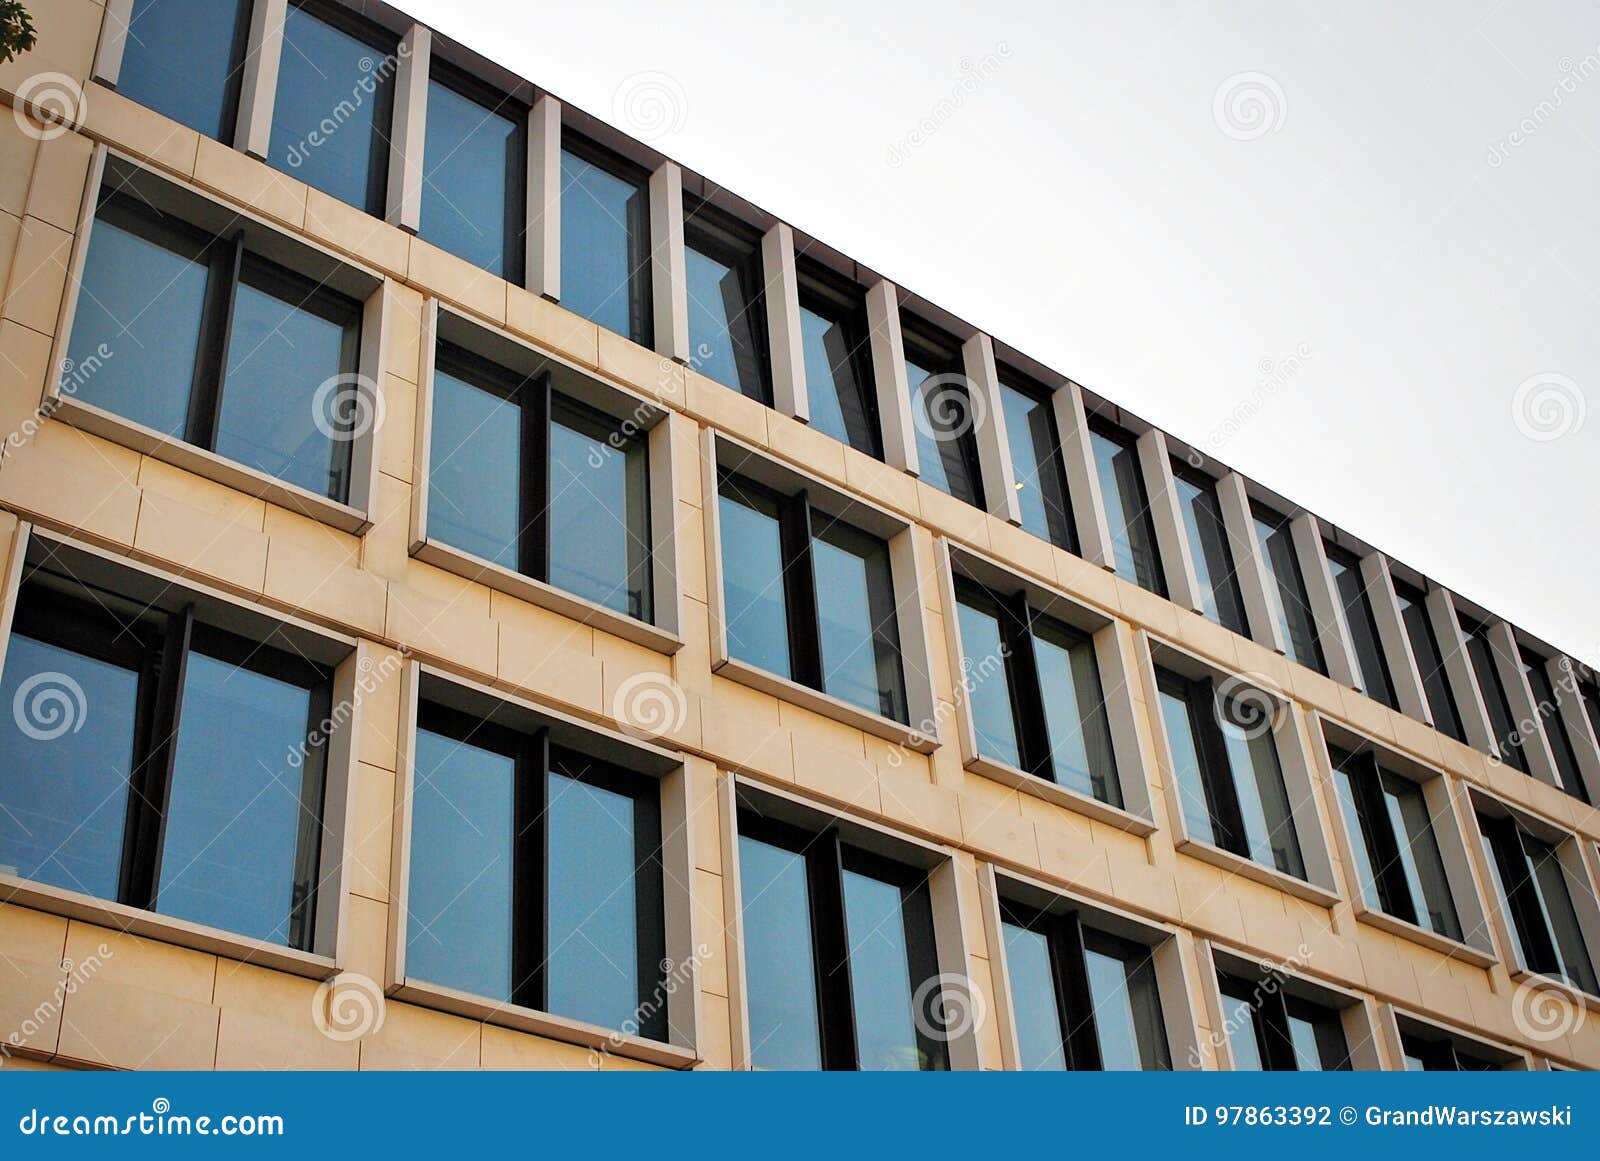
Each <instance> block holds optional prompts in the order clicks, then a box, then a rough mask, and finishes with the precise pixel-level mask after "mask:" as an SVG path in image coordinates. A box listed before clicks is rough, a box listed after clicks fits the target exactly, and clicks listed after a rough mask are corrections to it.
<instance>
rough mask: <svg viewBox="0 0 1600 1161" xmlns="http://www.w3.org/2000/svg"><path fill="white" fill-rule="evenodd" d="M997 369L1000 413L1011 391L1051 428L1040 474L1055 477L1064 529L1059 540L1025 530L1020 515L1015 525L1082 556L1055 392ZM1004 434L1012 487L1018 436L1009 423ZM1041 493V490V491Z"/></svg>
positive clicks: (1047, 506)
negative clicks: (1013, 445) (1008, 392)
mask: <svg viewBox="0 0 1600 1161" xmlns="http://www.w3.org/2000/svg"><path fill="white" fill-rule="evenodd" d="M996 370H997V376H996V377H997V384H996V394H997V401H998V403H999V406H1000V408H1001V410H1002V412H1003V411H1004V409H1005V393H1006V392H1007V391H1011V392H1014V393H1015V394H1017V395H1019V396H1021V397H1022V398H1024V399H1026V400H1028V402H1030V403H1032V404H1033V405H1034V406H1035V407H1037V408H1039V409H1040V410H1042V411H1043V412H1044V415H1045V422H1046V423H1047V424H1048V425H1049V429H1050V446H1049V449H1048V451H1047V453H1046V455H1045V457H1044V461H1043V462H1042V463H1041V464H1040V471H1041V472H1046V471H1047V472H1050V474H1051V475H1052V477H1053V478H1054V482H1055V485H1056V486H1057V487H1059V488H1060V490H1061V507H1060V511H1059V513H1058V514H1057V518H1058V519H1059V520H1060V521H1061V522H1062V523H1063V525H1064V527H1063V528H1062V529H1061V536H1060V537H1059V538H1058V537H1057V536H1055V535H1053V534H1048V535H1040V534H1039V533H1037V532H1033V531H1032V530H1030V529H1028V528H1026V527H1024V526H1023V525H1022V524H1021V523H1020V516H1019V523H1018V525H1017V526H1018V527H1019V528H1022V529H1023V531H1025V532H1028V533H1029V534H1030V535H1033V536H1038V537H1039V539H1041V540H1043V541H1044V542H1045V543H1047V544H1050V545H1052V546H1053V547H1055V548H1059V549H1061V550H1062V551H1064V552H1068V553H1071V554H1072V555H1073V556H1078V557H1081V556H1082V555H1083V552H1082V545H1081V544H1080V543H1079V539H1078V521H1077V518H1076V516H1075V515H1074V512H1073V495H1072V487H1071V484H1070V482H1069V480H1068V471H1067V454H1066V445H1065V444H1064V443H1063V442H1062V438H1061V423H1060V421H1059V419H1058V418H1057V415H1056V411H1057V402H1058V401H1057V400H1056V398H1055V396H1054V393H1052V392H1051V391H1050V390H1049V389H1047V388H1045V387H1043V386H1041V385H1040V384H1038V383H1036V382H1034V381H1033V380H1032V379H1030V378H1029V377H1027V376H1026V375H1023V374H1022V373H1021V372H1019V371H1015V370H1012V369H1011V367H1009V366H1007V365H1006V364H1004V363H1001V364H1000V365H999V366H998V368H997V369H996ZM1058 390H1070V388H1059V389H1058ZM1006 435H1007V437H1008V438H1007V445H1006V449H1005V454H1006V457H1007V459H1008V460H1009V461H1010V462H1011V467H1012V476H1013V480H1012V483H1013V485H1016V483H1017V481H1016V479H1015V477H1016V474H1017V466H1016V453H1015V451H1014V450H1013V447H1012V446H1011V444H1012V441H1014V440H1016V439H1017V438H1018V437H1017V435H1016V433H1014V432H1012V430H1011V425H1010V423H1009V422H1007V424H1006ZM1029 435H1030V437H1031V433H1029ZM1030 442H1031V438H1030ZM980 450H981V449H980ZM1041 491H1043V489H1042V488H1041ZM1043 502H1044V504H1045V526H1046V528H1049V526H1050V524H1051V517H1050V507H1051V501H1050V499H1049V498H1048V497H1044V499H1043Z"/></svg>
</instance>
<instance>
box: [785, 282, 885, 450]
mask: <svg viewBox="0 0 1600 1161" xmlns="http://www.w3.org/2000/svg"><path fill="white" fill-rule="evenodd" d="M866 323H867V320H866V304H865V303H864V302H863V301H862V300H861V296H860V294H859V292H856V291H853V290H850V291H847V290H843V289H840V288H837V287H834V286H832V285H831V284H824V283H822V282H820V281H819V280H818V279H816V278H808V277H806V276H802V278H801V285H800V341H801V349H802V353H803V354H804V357H805V368H806V398H807V404H808V406H809V407H810V412H811V415H810V422H811V426H812V427H814V428H816V429H817V430H818V431H821V432H824V433H826V434H828V435H831V436H833V438H834V439H837V440H839V441H840V442H842V443H847V444H849V445H850V446H851V447H853V448H855V449H856V450H857V451H859V452H864V453H865V454H867V455H869V456H880V455H882V451H881V448H880V446H879V440H878V408H877V402H876V397H875V396H874V394H873V386H872V357H871V351H870V349H869V346H868V340H867V325H866Z"/></svg>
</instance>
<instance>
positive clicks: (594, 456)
mask: <svg viewBox="0 0 1600 1161" xmlns="http://www.w3.org/2000/svg"><path fill="white" fill-rule="evenodd" d="M648 476H649V465H648V453H647V451H646V448H645V443H644V441H643V439H642V438H632V439H628V440H625V441H620V442H619V440H618V438H617V433H616V424H615V423H613V422H607V421H602V420H600V419H599V417H597V416H591V415H589V414H587V413H586V412H583V411H580V410H579V409H577V408H576V407H572V406H568V405H566V404H564V403H562V402H560V401H558V402H557V405H556V415H555V417H554V418H553V420H552V422H551V424H550V506H549V521H550V583H551V584H553V585H555V586H556V587H557V588H561V589H565V590H567V591H568V592H570V593H576V594H577V595H578V596H580V597H586V598H588V599H589V600H591V601H594V602H595V603H596V604H600V605H605V606H606V607H607V608H611V609H615V610H617V611H618V612H619V613H626V614H627V615H628V616H630V617H637V618H639V619H641V620H649V619H650V616H651V604H650V517H649V503H650V499H649V479H648Z"/></svg>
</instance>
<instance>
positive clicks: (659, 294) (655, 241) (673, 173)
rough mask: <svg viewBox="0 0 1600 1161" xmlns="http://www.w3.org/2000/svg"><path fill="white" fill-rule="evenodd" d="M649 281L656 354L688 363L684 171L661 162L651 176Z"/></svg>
mask: <svg viewBox="0 0 1600 1161" xmlns="http://www.w3.org/2000/svg"><path fill="white" fill-rule="evenodd" d="M650 242H651V250H650V279H651V292H652V296H653V300H654V308H655V334H656V351H657V352H658V353H660V354H662V355H665V356H666V357H667V358H669V359H675V360H677V361H678V362H680V363H687V362H688V361H689V282H688V275H687V272H686V262H685V256H684V243H683V171H682V170H681V169H679V168H678V166H677V164H676V163H675V162H671V161H665V162H662V163H661V166H660V168H658V169H657V170H656V171H655V172H654V173H652V174H651V175H650Z"/></svg>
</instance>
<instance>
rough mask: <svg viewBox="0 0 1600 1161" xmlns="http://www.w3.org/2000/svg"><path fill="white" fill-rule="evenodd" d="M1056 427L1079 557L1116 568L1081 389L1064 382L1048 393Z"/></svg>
mask: <svg viewBox="0 0 1600 1161" xmlns="http://www.w3.org/2000/svg"><path fill="white" fill-rule="evenodd" d="M1050 402H1051V406H1052V408H1053V409H1054V411H1055V419H1056V430H1057V431H1058V432H1060V433H1061V459H1062V463H1063V465H1064V466H1065V468H1066V471H1067V494H1068V495H1070V496H1071V497H1072V519H1073V523H1074V524H1075V525H1076V526H1077V530H1078V548H1079V550H1080V553H1081V555H1082V556H1083V559H1085V560H1087V561H1089V562H1091V563H1093V564H1098V565H1099V566H1100V567H1101V568H1104V569H1107V570H1112V569H1115V568H1116V558H1115V557H1114V555H1113V554H1112V550H1111V524H1110V523H1109V522H1108V521H1107V520H1106V505H1105V500H1104V498H1103V497H1102V496H1101V495H1100V473H1099V472H1097V471H1096V470H1095V466H1094V445H1093V444H1092V443H1090V441H1089V416H1088V413H1087V411H1086V410H1085V409H1084V405H1083V392H1082V390H1081V389H1080V388H1079V387H1078V385H1077V384H1076V383H1072V382H1067V383H1064V384H1063V385H1062V386H1060V387H1058V388H1056V390H1055V392H1054V393H1053V394H1052V395H1051V397H1050Z"/></svg>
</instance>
